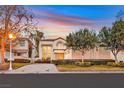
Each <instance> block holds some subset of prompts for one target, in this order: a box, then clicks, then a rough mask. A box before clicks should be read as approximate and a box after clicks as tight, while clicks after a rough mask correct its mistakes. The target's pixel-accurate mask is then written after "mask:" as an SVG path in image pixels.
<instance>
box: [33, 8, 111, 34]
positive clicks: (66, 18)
mask: <svg viewBox="0 0 124 93" xmlns="http://www.w3.org/2000/svg"><path fill="white" fill-rule="evenodd" d="M60 11H61V10H60ZM31 12H32V13H33V14H34V15H35V20H37V21H38V22H39V28H40V29H43V32H44V33H45V34H46V35H48V36H50V35H51V36H56V35H57V36H61V35H62V36H64V35H67V34H68V33H70V32H72V31H77V30H78V29H80V28H85V27H87V28H89V29H92V28H93V29H97V30H98V29H99V28H100V27H101V26H102V25H104V24H106V23H107V24H108V23H110V22H111V21H112V20H110V19H90V18H89V19H88V18H85V17H79V16H72V15H69V14H66V15H65V14H60V13H55V12H54V11H48V10H36V9H35V10H34V9H32V10H31Z"/></svg>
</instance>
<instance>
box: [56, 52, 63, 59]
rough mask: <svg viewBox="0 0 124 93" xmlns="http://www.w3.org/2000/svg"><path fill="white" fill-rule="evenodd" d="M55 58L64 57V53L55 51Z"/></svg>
mask: <svg viewBox="0 0 124 93" xmlns="http://www.w3.org/2000/svg"><path fill="white" fill-rule="evenodd" d="M55 58H56V60H60V59H64V53H55Z"/></svg>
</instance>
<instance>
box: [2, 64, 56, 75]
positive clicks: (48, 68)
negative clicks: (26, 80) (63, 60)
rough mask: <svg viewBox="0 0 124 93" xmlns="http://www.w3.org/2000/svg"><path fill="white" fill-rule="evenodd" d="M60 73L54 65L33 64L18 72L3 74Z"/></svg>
mask: <svg viewBox="0 0 124 93" xmlns="http://www.w3.org/2000/svg"><path fill="white" fill-rule="evenodd" d="M56 72H58V70H57V68H56V66H55V65H54V64H31V65H27V66H23V67H21V68H18V69H16V70H12V71H6V72H3V73H5V74H30V73H35V74H38V73H56Z"/></svg>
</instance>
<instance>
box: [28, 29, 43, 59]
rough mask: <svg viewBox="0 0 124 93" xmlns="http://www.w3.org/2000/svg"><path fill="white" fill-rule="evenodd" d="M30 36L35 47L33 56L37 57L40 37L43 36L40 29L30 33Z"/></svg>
mask: <svg viewBox="0 0 124 93" xmlns="http://www.w3.org/2000/svg"><path fill="white" fill-rule="evenodd" d="M31 37H32V39H34V47H35V49H36V55H35V57H39V43H40V40H41V38H42V37H43V33H42V32H41V31H38V30H35V33H33V34H31ZM30 53H32V48H30ZM30 56H31V55H30Z"/></svg>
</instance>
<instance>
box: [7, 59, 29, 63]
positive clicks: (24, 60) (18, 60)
mask: <svg viewBox="0 0 124 93" xmlns="http://www.w3.org/2000/svg"><path fill="white" fill-rule="evenodd" d="M7 62H10V61H9V60H7ZM12 62H13V63H30V60H29V59H15V60H14V61H12Z"/></svg>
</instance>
